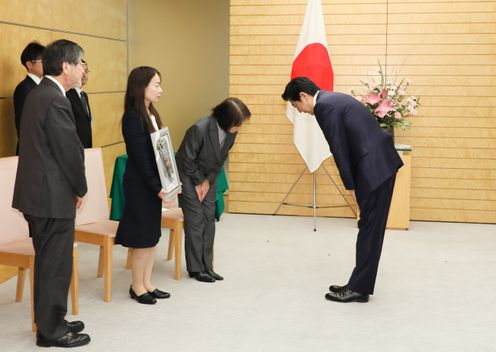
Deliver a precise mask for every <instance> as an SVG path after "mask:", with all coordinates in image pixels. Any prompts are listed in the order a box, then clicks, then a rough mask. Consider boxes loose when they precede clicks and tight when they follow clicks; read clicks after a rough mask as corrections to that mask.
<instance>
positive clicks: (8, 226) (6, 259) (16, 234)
mask: <svg viewBox="0 0 496 352" xmlns="http://www.w3.org/2000/svg"><path fill="white" fill-rule="evenodd" d="M17 161H18V158H17V157H10V158H0V193H1V194H2V196H1V197H0V224H1V225H2V227H1V229H0V264H3V265H9V266H14V267H17V268H18V274H17V290H16V298H15V301H16V302H21V301H22V296H23V292H24V279H25V272H26V270H29V278H30V280H29V283H30V285H29V286H30V293H31V328H32V330H33V331H36V324H35V322H34V291H33V290H34V275H33V274H34V256H35V253H34V248H33V241H32V240H31V238H30V237H29V230H28V225H27V222H26V220H25V219H24V217H23V216H22V214H21V213H19V212H18V211H16V210H15V209H12V206H11V204H12V195H13V193H14V182H15V177H16V172H17ZM78 302H79V298H78V252H77V246H74V255H73V271H72V280H71V303H72V314H74V315H77V314H79V303H78Z"/></svg>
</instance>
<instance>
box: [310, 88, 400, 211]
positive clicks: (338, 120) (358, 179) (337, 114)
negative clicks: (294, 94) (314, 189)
mask: <svg viewBox="0 0 496 352" xmlns="http://www.w3.org/2000/svg"><path fill="white" fill-rule="evenodd" d="M314 113H315V118H316V119H317V122H318V123H319V125H320V128H321V129H322V132H323V133H324V136H325V138H326V140H327V143H329V147H330V149H331V153H332V155H333V157H334V161H335V162H336V166H337V168H338V170H339V174H340V176H341V179H342V180H343V184H344V186H345V187H346V189H348V190H351V189H354V190H355V194H356V197H357V200H358V202H360V201H361V200H364V199H366V198H367V196H368V195H369V194H370V193H371V192H373V191H374V190H375V189H377V188H378V187H379V186H380V185H381V184H382V183H383V182H384V181H386V180H387V179H388V178H390V177H391V176H393V175H394V174H396V173H397V171H398V169H399V168H400V167H401V166H403V162H402V161H401V158H400V157H399V155H398V152H397V151H396V149H395V148H394V144H393V139H392V138H391V136H390V135H388V134H387V133H386V132H385V131H384V130H383V129H382V128H381V127H380V126H379V124H378V123H377V121H376V120H375V117H374V116H372V114H371V113H370V112H369V111H368V110H367V108H365V106H363V105H362V104H361V103H360V102H359V101H357V100H356V99H355V98H353V97H351V96H349V95H346V94H342V93H330V92H326V91H320V92H319V94H318V96H317V103H316V104H315V107H314Z"/></svg>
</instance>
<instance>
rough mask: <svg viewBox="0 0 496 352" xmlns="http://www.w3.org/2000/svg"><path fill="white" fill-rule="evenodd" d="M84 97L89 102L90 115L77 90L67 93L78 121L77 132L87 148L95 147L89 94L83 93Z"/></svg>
mask: <svg viewBox="0 0 496 352" xmlns="http://www.w3.org/2000/svg"><path fill="white" fill-rule="evenodd" d="M83 94H84V97H85V98H86V101H87V102H88V113H87V112H86V109H85V108H84V107H83V102H82V101H81V98H80V97H79V94H78V92H77V91H76V90H75V89H69V90H68V91H67V93H66V96H67V99H69V101H70V102H71V105H72V112H73V114H74V118H75V119H76V131H77V134H78V136H79V139H80V140H81V143H82V144H83V147H85V148H92V147H93V138H92V135H91V108H90V101H89V100H88V94H86V93H85V92H84V91H83Z"/></svg>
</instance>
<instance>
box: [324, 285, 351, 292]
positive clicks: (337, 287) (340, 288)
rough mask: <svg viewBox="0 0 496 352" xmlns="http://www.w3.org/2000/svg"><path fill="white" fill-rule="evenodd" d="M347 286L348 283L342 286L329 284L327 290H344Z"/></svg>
mask: <svg viewBox="0 0 496 352" xmlns="http://www.w3.org/2000/svg"><path fill="white" fill-rule="evenodd" d="M347 288H348V285H344V286H339V285H331V286H329V291H331V292H334V293H338V292H339V291H343V290H346V289H347Z"/></svg>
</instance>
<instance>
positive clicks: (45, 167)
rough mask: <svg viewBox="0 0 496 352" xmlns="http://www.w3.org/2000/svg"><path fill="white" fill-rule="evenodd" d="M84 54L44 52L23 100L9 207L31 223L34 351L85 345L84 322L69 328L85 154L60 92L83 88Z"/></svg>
mask: <svg viewBox="0 0 496 352" xmlns="http://www.w3.org/2000/svg"><path fill="white" fill-rule="evenodd" d="M83 54H84V51H83V49H81V47H80V46H79V45H77V44H76V43H73V42H71V41H68V40H57V41H55V42H53V43H52V44H50V45H48V46H47V47H46V49H45V51H44V53H43V70H44V73H45V77H44V78H43V80H42V81H41V83H40V84H39V85H38V86H37V87H36V88H34V89H33V90H32V91H31V93H30V94H29V96H28V97H27V99H26V105H25V108H24V111H23V114H22V120H21V132H20V135H21V139H20V144H19V164H18V166H17V175H16V181H15V187H14V196H13V201H12V207H14V208H16V209H18V210H19V211H21V212H22V213H23V214H24V217H25V218H26V220H27V221H28V224H29V228H30V232H31V236H32V238H33V246H34V250H35V263H34V314H35V322H36V324H37V326H38V331H37V334H36V344H37V345H38V346H44V347H49V346H58V347H75V346H81V345H85V344H87V343H89V341H90V337H89V336H88V335H87V334H80V333H79V332H80V331H81V330H83V329H84V324H83V322H81V321H74V322H68V321H66V320H65V319H64V318H65V315H66V313H67V295H68V292H69V284H70V281H71V273H72V253H73V245H74V220H75V216H76V208H79V207H80V206H81V204H82V200H83V197H84V195H85V194H86V192H87V184H86V177H85V169H84V149H83V146H82V145H81V142H80V141H79V138H78V136H77V134H76V126H75V122H74V116H73V114H72V110H71V104H70V103H69V101H68V100H67V98H66V97H65V92H66V91H67V90H68V89H70V88H73V87H76V86H80V85H81V77H82V75H83V71H84V67H83V63H82V62H81V57H82V56H83Z"/></svg>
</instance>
